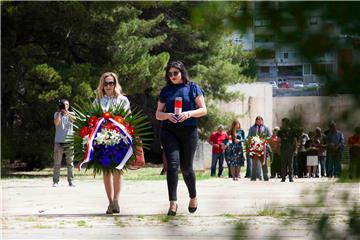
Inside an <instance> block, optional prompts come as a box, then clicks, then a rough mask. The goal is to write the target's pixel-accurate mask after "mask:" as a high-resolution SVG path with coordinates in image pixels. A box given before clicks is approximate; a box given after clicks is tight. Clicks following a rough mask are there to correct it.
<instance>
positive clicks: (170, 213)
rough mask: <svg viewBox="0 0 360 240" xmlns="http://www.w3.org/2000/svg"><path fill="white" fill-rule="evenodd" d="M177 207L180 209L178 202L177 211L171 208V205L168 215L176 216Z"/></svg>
mask: <svg viewBox="0 0 360 240" xmlns="http://www.w3.org/2000/svg"><path fill="white" fill-rule="evenodd" d="M177 209H178V205H177V204H176V209H175V211H173V210H171V207H170V208H169V211H168V213H167V215H168V216H172V217H174V216H175V215H176V212H177Z"/></svg>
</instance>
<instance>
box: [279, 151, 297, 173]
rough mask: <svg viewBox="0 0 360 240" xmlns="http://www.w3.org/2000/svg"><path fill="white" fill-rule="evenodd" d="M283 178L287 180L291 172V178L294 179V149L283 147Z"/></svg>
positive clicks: (281, 152) (281, 154)
mask: <svg viewBox="0 0 360 240" xmlns="http://www.w3.org/2000/svg"><path fill="white" fill-rule="evenodd" d="M280 156H281V178H282V179H283V180H285V178H286V174H289V180H292V179H293V171H294V169H293V164H294V151H293V150H292V149H281V151H280Z"/></svg>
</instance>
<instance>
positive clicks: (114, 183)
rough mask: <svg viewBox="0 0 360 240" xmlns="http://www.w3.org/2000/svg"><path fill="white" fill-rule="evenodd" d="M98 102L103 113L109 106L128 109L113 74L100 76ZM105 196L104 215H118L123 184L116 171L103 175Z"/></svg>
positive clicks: (121, 177)
mask: <svg viewBox="0 0 360 240" xmlns="http://www.w3.org/2000/svg"><path fill="white" fill-rule="evenodd" d="M99 101H100V104H101V107H102V109H103V111H104V112H106V111H108V110H109V108H110V106H112V107H115V106H117V105H122V106H123V107H124V109H125V110H127V109H130V102H129V100H128V98H127V97H126V96H124V95H123V92H122V89H121V86H120V84H119V81H118V77H117V75H116V74H115V73H113V72H106V73H104V74H103V75H101V77H100V80H99V85H98V87H97V89H96V100H95V102H94V103H98V102H99ZM103 180H104V186H105V190H106V195H107V197H108V200H109V206H108V208H107V210H106V214H112V213H120V207H119V194H120V191H121V185H122V182H123V175H122V174H121V172H120V171H119V170H117V169H113V171H109V172H108V173H106V174H105V173H104V175H103Z"/></svg>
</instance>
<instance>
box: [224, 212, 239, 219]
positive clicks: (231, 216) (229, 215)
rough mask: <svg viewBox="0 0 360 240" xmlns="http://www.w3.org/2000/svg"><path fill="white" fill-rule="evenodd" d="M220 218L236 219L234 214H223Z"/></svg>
mask: <svg viewBox="0 0 360 240" xmlns="http://www.w3.org/2000/svg"><path fill="white" fill-rule="evenodd" d="M221 216H222V217H226V218H236V216H235V215H234V214H231V213H225V214H223V215H221Z"/></svg>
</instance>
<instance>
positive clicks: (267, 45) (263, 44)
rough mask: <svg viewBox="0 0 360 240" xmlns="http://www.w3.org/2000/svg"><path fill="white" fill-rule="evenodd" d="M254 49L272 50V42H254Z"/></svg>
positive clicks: (273, 46)
mask: <svg viewBox="0 0 360 240" xmlns="http://www.w3.org/2000/svg"><path fill="white" fill-rule="evenodd" d="M255 48H265V49H274V48H275V43H274V42H255Z"/></svg>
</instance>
